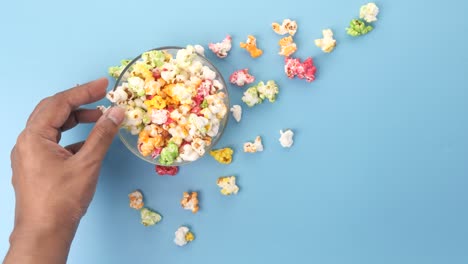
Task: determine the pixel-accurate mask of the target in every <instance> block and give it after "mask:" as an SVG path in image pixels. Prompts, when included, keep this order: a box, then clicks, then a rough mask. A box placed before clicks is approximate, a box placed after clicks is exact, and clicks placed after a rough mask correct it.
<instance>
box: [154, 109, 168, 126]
mask: <svg viewBox="0 0 468 264" xmlns="http://www.w3.org/2000/svg"><path fill="white" fill-rule="evenodd" d="M168 115H169V111H167V110H165V109H153V111H151V122H153V123H154V124H157V125H162V124H164V123H166V122H167V118H168Z"/></svg>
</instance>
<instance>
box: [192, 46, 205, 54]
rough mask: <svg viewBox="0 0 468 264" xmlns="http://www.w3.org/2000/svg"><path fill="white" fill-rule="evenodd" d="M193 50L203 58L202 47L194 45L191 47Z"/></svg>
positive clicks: (203, 49) (203, 50)
mask: <svg viewBox="0 0 468 264" xmlns="http://www.w3.org/2000/svg"><path fill="white" fill-rule="evenodd" d="M193 48H194V49H195V52H196V53H198V54H200V55H202V56H203V57H205V48H203V46H202V45H195V46H193Z"/></svg>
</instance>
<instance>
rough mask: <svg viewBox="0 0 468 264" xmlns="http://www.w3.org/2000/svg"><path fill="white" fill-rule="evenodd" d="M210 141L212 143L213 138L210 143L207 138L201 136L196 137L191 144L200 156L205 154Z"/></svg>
mask: <svg viewBox="0 0 468 264" xmlns="http://www.w3.org/2000/svg"><path fill="white" fill-rule="evenodd" d="M210 143H211V140H210V142H209V143H207V142H206V141H205V140H203V139H201V138H194V139H193V140H192V143H191V144H190V145H191V146H192V149H193V150H194V151H195V152H196V153H198V155H199V156H203V155H204V154H205V148H206V146H207V145H209V144H210Z"/></svg>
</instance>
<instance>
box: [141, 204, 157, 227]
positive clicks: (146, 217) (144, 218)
mask: <svg viewBox="0 0 468 264" xmlns="http://www.w3.org/2000/svg"><path fill="white" fill-rule="evenodd" d="M140 214H141V223H142V224H143V225H144V226H152V225H155V224H157V223H159V221H161V219H162V217H161V215H160V214H158V213H156V212H153V211H151V210H150V209H148V208H143V209H141V211H140Z"/></svg>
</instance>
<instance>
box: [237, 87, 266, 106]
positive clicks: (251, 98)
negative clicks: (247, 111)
mask: <svg viewBox="0 0 468 264" xmlns="http://www.w3.org/2000/svg"><path fill="white" fill-rule="evenodd" d="M262 101H263V100H262V99H261V98H260V96H259V94H258V90H257V87H256V86H252V87H250V88H249V89H247V90H246V91H245V92H244V96H242V102H244V103H245V104H246V105H247V106H249V107H252V106H254V105H256V104H260V103H262Z"/></svg>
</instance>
